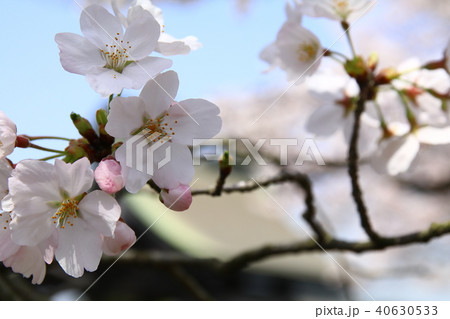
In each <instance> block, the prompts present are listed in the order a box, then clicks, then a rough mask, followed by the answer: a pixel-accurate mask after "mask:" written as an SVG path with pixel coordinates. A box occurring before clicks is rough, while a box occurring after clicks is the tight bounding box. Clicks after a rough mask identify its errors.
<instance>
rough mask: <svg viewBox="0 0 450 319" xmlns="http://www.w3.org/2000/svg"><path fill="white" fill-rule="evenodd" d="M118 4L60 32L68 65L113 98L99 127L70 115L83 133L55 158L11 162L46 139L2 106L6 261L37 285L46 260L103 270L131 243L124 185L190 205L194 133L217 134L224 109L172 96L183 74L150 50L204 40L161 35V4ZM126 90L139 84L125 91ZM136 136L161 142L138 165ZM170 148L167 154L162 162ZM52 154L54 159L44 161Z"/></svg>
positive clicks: (70, 268) (186, 48)
mask: <svg viewBox="0 0 450 319" xmlns="http://www.w3.org/2000/svg"><path fill="white" fill-rule="evenodd" d="M113 11H114V14H112V13H110V12H109V11H108V10H107V9H105V8H104V7H102V6H100V5H96V4H94V5H91V6H88V7H86V8H85V9H84V10H83V11H82V13H81V17H80V27H81V32H82V34H83V36H81V35H78V34H73V33H59V34H57V35H56V36H55V41H56V42H57V44H58V47H59V50H60V60H61V64H62V66H63V68H64V69H65V70H66V71H68V72H71V73H76V74H80V75H84V76H85V77H86V80H87V81H88V83H89V84H90V86H91V87H92V88H93V89H94V90H95V91H96V92H98V93H99V94H101V95H102V96H103V97H109V104H108V110H103V109H101V110H99V111H98V112H97V122H98V124H99V130H98V133H97V132H96V131H95V130H93V128H92V126H91V125H90V123H89V122H88V121H87V120H85V119H84V118H82V117H80V116H79V115H77V114H74V113H73V114H72V120H73V121H74V124H75V126H76V127H77V129H78V131H79V132H80V134H81V135H82V136H83V138H81V139H78V140H70V144H69V146H68V147H67V148H66V149H65V150H64V151H56V153H57V154H56V155H55V156H51V157H48V158H45V159H42V160H35V159H26V160H22V161H20V162H18V163H12V162H11V161H10V160H9V159H8V158H7V156H8V155H10V154H11V153H12V152H13V151H14V149H15V147H34V148H40V149H43V148H42V147H39V146H37V145H36V144H34V143H33V141H34V140H39V139H43V138H45V137H30V136H27V135H18V134H17V128H16V125H15V124H14V123H13V122H12V121H11V120H10V119H9V118H8V117H7V116H6V115H5V114H4V113H3V112H1V111H0V192H1V193H0V194H1V198H0V199H2V203H1V204H2V210H1V213H0V222H1V226H2V227H1V229H0V261H2V262H3V264H4V265H5V266H6V267H11V268H12V270H13V271H14V272H18V273H21V274H23V275H24V276H25V277H30V276H33V278H32V282H33V283H37V284H40V283H42V281H43V280H44V277H45V273H46V264H50V263H51V262H52V261H53V259H56V260H57V262H58V263H59V265H60V266H61V267H62V269H63V270H64V271H65V272H66V273H67V274H68V275H70V276H73V277H80V276H82V275H83V273H84V270H87V271H95V270H96V269H97V267H98V265H99V262H100V259H101V257H102V254H106V255H116V254H118V253H120V252H123V251H125V250H126V249H128V248H129V247H131V246H132V245H133V244H134V242H135V241H136V236H135V234H134V231H133V230H132V229H131V228H130V227H129V226H128V225H127V224H126V223H125V222H124V221H123V220H122V219H121V207H120V205H119V203H118V202H117V200H116V199H115V193H117V192H118V191H120V190H121V189H122V188H125V189H126V190H127V191H128V192H131V193H136V192H138V191H139V190H140V189H141V188H142V187H144V186H145V185H146V184H147V183H148V182H149V181H150V180H152V181H153V183H154V184H156V185H157V186H158V187H159V188H160V189H161V193H160V198H161V201H162V202H163V204H164V205H166V206H167V207H168V208H170V209H172V210H178V211H183V210H186V209H188V208H189V206H190V204H191V202H192V197H191V192H190V187H189V184H190V182H191V181H192V178H193V175H194V168H193V165H192V155H191V152H190V150H189V146H191V145H192V144H193V140H194V139H195V138H202V139H207V138H211V137H213V136H215V135H216V134H217V133H218V132H219V131H220V129H221V119H220V117H219V116H218V114H219V108H218V107H217V106H216V105H214V104H213V103H211V102H209V101H206V100H203V99H188V100H184V101H180V102H177V101H175V100H174V97H175V96H176V94H177V90H178V85H179V81H178V75H177V73H176V72H174V71H166V72H165V73H161V72H162V71H164V70H166V69H167V68H169V67H170V66H171V65H172V61H171V60H169V59H167V58H162V57H153V56H150V54H151V53H152V52H154V51H155V52H158V53H160V54H162V55H165V56H170V55H175V54H187V53H189V52H190V50H194V49H197V48H199V47H200V46H201V45H200V43H199V42H198V40H197V39H196V38H195V37H192V36H191V37H187V38H184V39H181V40H179V39H175V38H174V37H172V36H170V35H168V34H165V33H164V30H163V28H164V22H163V18H162V12H161V10H160V9H159V8H157V7H155V6H154V5H153V4H152V3H151V2H150V1H149V0H137V1H134V3H132V4H131V6H130V8H129V9H128V13H127V16H124V15H123V14H122V13H121V12H120V11H119V10H118V8H117V5H116V4H115V3H113ZM123 89H142V91H141V93H140V95H139V96H129V97H121V96H120V95H121V93H122V90H123ZM136 138H140V139H141V140H142V141H144V142H145V144H147V146H148V147H151V146H154V145H157V146H158V147H157V148H156V151H155V152H154V154H153V156H152V157H151V158H149V157H147V156H144V155H145V154H141V156H137V158H134V161H135V162H136V165H134V166H133V165H129V163H128V162H127V157H128V156H129V154H128V151H129V150H128V149H127V147H126V145H127V141H128V140H130V139H136ZM168 151H170V160H169V161H168V162H167V163H166V165H163V166H162V167H160V166H158V163H159V162H160V160H161V158H163V157H164V156H165V155H166V154H167V152H168ZM132 155H134V156H136V154H135V153H133V154H132ZM138 155H139V154H138ZM60 156H61V157H62V156H64V158H63V159H58V157H60ZM53 158H55V160H54V163H53V164H52V163H50V162H48V160H50V159H53ZM96 163H98V165H94V166H93V164H96ZM92 167H96V169H95V171H94V170H93V168H92ZM140 167H151V168H153V169H152V170H151V171H150V172H149V171H148V170H143V169H138V168H140ZM94 181H95V183H94Z"/></svg>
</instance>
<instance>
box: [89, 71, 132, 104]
mask: <svg viewBox="0 0 450 319" xmlns="http://www.w3.org/2000/svg"><path fill="white" fill-rule="evenodd" d="M86 81H87V82H88V83H89V85H90V86H91V87H92V88H93V89H94V91H95V92H97V93H99V94H100V95H101V96H102V97H107V96H109V95H111V94H119V93H121V92H122V90H123V89H124V88H131V87H132V86H134V84H133V83H134V82H133V79H132V78H130V77H128V76H126V75H124V74H121V73H118V72H117V71H115V70H111V69H105V68H97V69H96V70H95V71H94V72H91V73H89V74H86Z"/></svg>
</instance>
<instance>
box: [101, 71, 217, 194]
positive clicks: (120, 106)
mask: <svg viewBox="0 0 450 319" xmlns="http://www.w3.org/2000/svg"><path fill="white" fill-rule="evenodd" d="M177 91H178V75H177V74H176V73H175V72H174V71H168V72H165V73H163V74H160V75H158V76H157V77H156V78H155V79H154V81H153V80H152V81H149V82H148V83H147V84H146V85H145V86H144V88H143V89H142V92H141V94H140V96H139V97H116V98H115V99H113V101H112V102H111V112H110V114H109V115H108V124H107V125H106V127H105V129H106V131H107V132H108V133H109V134H110V135H111V136H114V137H115V138H116V139H121V140H124V141H125V142H124V144H123V145H122V146H120V147H119V148H118V149H117V151H116V152H115V157H116V159H117V160H118V161H119V162H120V164H121V166H122V175H123V176H124V179H125V188H126V190H127V191H129V192H131V193H136V192H138V191H139V190H140V189H141V188H142V187H143V186H144V185H145V184H146V183H147V181H148V180H149V179H153V181H154V182H155V183H156V184H157V185H158V186H159V187H161V188H165V189H172V188H175V187H177V186H178V185H179V184H185V185H187V184H189V183H190V181H191V180H192V178H193V175H194V168H193V166H192V155H191V152H190V150H189V148H188V145H193V144H196V142H195V139H208V138H211V137H213V136H215V135H216V134H217V133H218V132H219V131H220V129H221V126H222V121H221V119H220V117H219V116H218V114H219V108H218V107H217V106H216V105H215V104H213V103H211V102H209V101H206V100H203V99H188V100H184V101H181V102H175V101H173V97H174V96H175V95H176V93H177ZM132 141H133V142H136V143H137V144H136V145H139V146H138V147H137V148H133V149H132V151H133V153H132V152H131V151H130V149H129V150H128V154H127V145H128V146H130V145H131V142H132ZM142 143H144V145H147V146H148V147H149V148H148V149H147V150H150V152H149V151H147V152H146V154H140V155H139V151H142V149H143V146H144V145H142ZM130 157H132V159H133V160H134V161H135V163H134V162H133V163H130V162H129V161H127V159H128V160H129V159H130ZM167 160H168V161H167ZM165 161H167V162H165ZM161 163H164V165H162V164H161ZM148 167H150V168H151V171H149V170H148V169H146V168H148Z"/></svg>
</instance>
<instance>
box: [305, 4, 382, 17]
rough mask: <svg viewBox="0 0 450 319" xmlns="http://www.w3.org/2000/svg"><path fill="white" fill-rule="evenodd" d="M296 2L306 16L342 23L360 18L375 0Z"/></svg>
mask: <svg viewBox="0 0 450 319" xmlns="http://www.w3.org/2000/svg"><path fill="white" fill-rule="evenodd" d="M296 2H297V5H298V6H297V7H298V9H299V10H300V12H301V13H302V14H304V15H308V16H311V17H325V18H328V19H333V20H340V21H349V20H351V19H352V18H358V17H360V16H361V15H363V14H365V13H366V11H368V10H369V9H370V7H371V6H373V4H374V3H375V1H374V0H321V1H317V0H296Z"/></svg>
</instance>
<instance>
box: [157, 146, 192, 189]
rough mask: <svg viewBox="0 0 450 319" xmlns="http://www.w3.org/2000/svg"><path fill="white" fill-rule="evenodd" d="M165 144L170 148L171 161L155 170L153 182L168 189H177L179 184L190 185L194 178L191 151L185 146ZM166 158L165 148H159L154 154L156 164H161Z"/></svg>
mask: <svg viewBox="0 0 450 319" xmlns="http://www.w3.org/2000/svg"><path fill="white" fill-rule="evenodd" d="M165 144H167V147H170V161H168V162H167V163H166V164H165V165H163V166H162V167H160V168H158V167H155V168H154V172H153V181H154V182H155V183H156V184H157V185H158V186H159V187H161V188H166V189H171V188H176V187H177V186H178V185H179V184H185V185H186V184H189V183H190V182H191V180H192V178H193V177H194V166H193V165H192V154H191V151H190V150H189V148H188V147H187V146H185V145H180V144H177V143H165ZM165 156H166V153H165V148H164V147H161V148H158V149H157V150H156V151H155V153H154V157H155V163H161V162H162V161H163V158H165Z"/></svg>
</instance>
